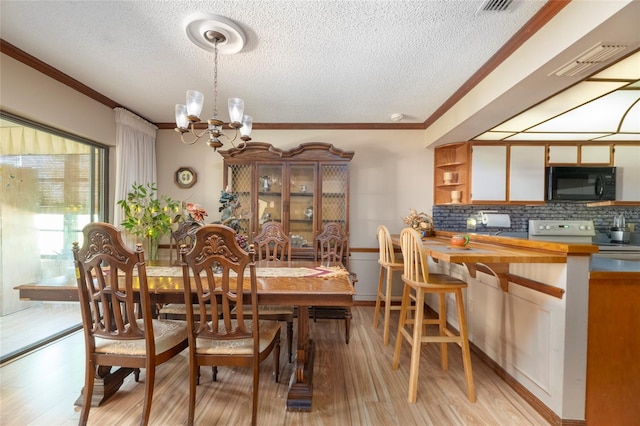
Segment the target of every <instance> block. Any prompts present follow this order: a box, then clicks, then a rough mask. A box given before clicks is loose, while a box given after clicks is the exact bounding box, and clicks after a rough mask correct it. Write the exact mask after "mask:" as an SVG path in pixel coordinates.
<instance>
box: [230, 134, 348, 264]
mask: <svg viewBox="0 0 640 426" xmlns="http://www.w3.org/2000/svg"><path fill="white" fill-rule="evenodd" d="M219 152H220V154H221V155H222V157H223V158H224V186H225V188H228V189H229V190H230V191H231V192H233V193H235V194H236V195H237V196H238V199H237V200H238V202H239V204H240V205H239V206H238V208H237V209H236V210H235V212H236V218H237V219H238V220H239V223H240V225H241V227H242V229H243V232H244V233H245V234H246V235H248V236H251V235H254V234H258V233H259V232H260V230H261V227H262V224H263V223H265V222H267V221H269V220H275V221H278V222H281V223H282V225H283V229H284V231H285V232H286V233H287V234H290V235H291V241H292V244H291V245H292V256H293V257H294V258H295V257H310V256H312V255H313V241H314V238H315V236H316V235H318V234H319V233H320V231H321V230H322V226H323V224H325V223H327V222H338V223H340V224H342V226H343V227H344V229H345V231H346V232H349V162H350V161H351V159H352V158H353V155H354V153H353V152H350V151H343V150H341V149H339V148H336V147H334V146H333V145H331V144H329V143H323V142H309V143H304V144H301V145H299V146H297V147H296V148H293V149H290V150H287V151H285V150H281V149H278V148H276V147H275V146H273V145H271V144H269V143H264V142H248V143H247V144H246V147H245V148H243V149H239V148H232V149H229V150H223V151H222V150H221V151H219Z"/></svg>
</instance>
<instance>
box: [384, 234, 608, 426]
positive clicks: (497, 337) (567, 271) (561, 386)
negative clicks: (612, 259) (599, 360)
mask: <svg viewBox="0 0 640 426" xmlns="http://www.w3.org/2000/svg"><path fill="white" fill-rule="evenodd" d="M454 234H457V233H454V232H448V231H436V232H435V235H434V236H431V237H427V238H425V239H423V245H424V247H425V249H426V250H427V253H428V255H429V260H430V270H431V271H433V272H440V273H447V274H450V275H452V276H455V277H457V278H460V279H462V280H465V281H466V282H467V283H468V287H467V289H466V293H465V302H466V305H465V309H466V311H467V312H466V314H467V322H468V331H469V340H470V342H471V343H472V348H473V350H474V352H476V353H477V354H478V355H479V356H481V357H482V358H484V359H485V360H487V362H489V363H491V364H494V367H495V368H496V370H497V371H499V372H501V373H500V374H501V375H502V377H504V378H505V380H507V381H508V382H509V383H511V384H512V386H513V387H514V389H516V390H517V391H518V392H519V393H521V394H522V395H523V397H525V398H526V399H527V400H528V401H529V402H530V403H531V405H532V406H533V407H534V408H535V409H536V410H537V411H539V412H540V413H541V414H543V415H544V416H545V417H546V418H547V419H548V420H549V422H550V423H552V424H562V423H566V422H578V423H581V422H585V413H586V378H587V373H586V372H587V324H588V316H589V312H588V311H589V278H590V273H591V269H590V268H591V259H592V255H593V254H594V253H597V252H598V247H597V246H595V245H592V244H571V243H561V242H548V241H536V240H528V239H526V238H514V237H506V236H493V235H479V234H469V237H470V242H469V244H468V245H467V246H465V247H455V246H452V245H451V241H450V240H451V237H452V236H453V235H454ZM392 240H394V244H396V245H397V246H399V237H398V236H397V235H394V236H392ZM427 303H428V304H429V306H430V307H431V308H432V309H434V310H437V309H438V308H437V306H438V305H437V301H436V300H435V299H434V300H429V301H428V302H427ZM447 303H448V304H449V305H450V306H452V307H453V306H454V305H453V300H449V301H448V302H447ZM448 312H454V309H452V308H451V309H449V310H448ZM447 320H448V322H449V323H450V324H451V325H452V326H453V327H458V324H457V320H456V318H455V316H454V315H448V316H447Z"/></svg>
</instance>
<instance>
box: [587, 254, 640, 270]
mask: <svg viewBox="0 0 640 426" xmlns="http://www.w3.org/2000/svg"><path fill="white" fill-rule="evenodd" d="M590 271H592V272H595V271H598V272H637V273H640V260H621V259H611V258H607V257H602V256H598V255H597V254H596V255H593V256H591V267H590Z"/></svg>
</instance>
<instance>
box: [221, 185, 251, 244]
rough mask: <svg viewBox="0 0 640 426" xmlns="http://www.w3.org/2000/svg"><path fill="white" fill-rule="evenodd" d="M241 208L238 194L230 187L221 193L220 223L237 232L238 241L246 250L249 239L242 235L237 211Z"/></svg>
mask: <svg viewBox="0 0 640 426" xmlns="http://www.w3.org/2000/svg"><path fill="white" fill-rule="evenodd" d="M239 207H240V201H238V194H234V193H233V192H231V190H230V189H229V187H227V188H226V189H223V190H222V191H220V208H219V209H218V211H219V212H220V213H222V216H221V217H220V223H221V224H223V225H227V226H228V227H230V228H232V229H233V230H234V231H236V241H238V244H239V245H240V247H242V248H243V249H246V247H247V242H248V239H247V237H246V236H245V235H243V234H241V232H243V231H244V229H243V228H242V225H241V224H240V220H239V219H238V218H237V217H236V209H237V208H239Z"/></svg>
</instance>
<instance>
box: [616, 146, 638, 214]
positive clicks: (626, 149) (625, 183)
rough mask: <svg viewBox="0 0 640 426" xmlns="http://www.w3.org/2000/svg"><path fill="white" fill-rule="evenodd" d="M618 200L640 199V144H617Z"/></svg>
mask: <svg viewBox="0 0 640 426" xmlns="http://www.w3.org/2000/svg"><path fill="white" fill-rule="evenodd" d="M613 158H614V163H613V164H614V165H615V166H616V167H617V170H616V201H640V145H635V146H633V145H616V146H615V153H614V157H613Z"/></svg>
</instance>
